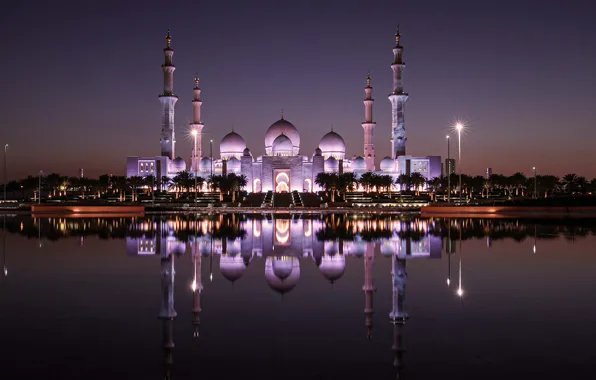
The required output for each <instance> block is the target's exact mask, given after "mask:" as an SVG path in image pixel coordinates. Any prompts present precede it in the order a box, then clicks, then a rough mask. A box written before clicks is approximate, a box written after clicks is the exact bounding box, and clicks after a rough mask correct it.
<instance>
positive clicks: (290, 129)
mask: <svg viewBox="0 0 596 380" xmlns="http://www.w3.org/2000/svg"><path fill="white" fill-rule="evenodd" d="M282 134H283V135H286V136H287V137H288V138H289V139H290V141H291V142H292V149H293V152H292V154H293V155H297V154H298V150H299V149H300V134H299V133H298V129H296V127H294V125H293V124H292V123H290V122H289V121H287V120H285V119H283V118H282V119H279V120H278V121H276V122H275V123H273V124H271V126H270V127H269V129H267V132H266V133H265V151H266V153H267V154H268V155H271V154H272V149H273V141H275V139H276V138H277V137H278V136H280V135H282Z"/></svg>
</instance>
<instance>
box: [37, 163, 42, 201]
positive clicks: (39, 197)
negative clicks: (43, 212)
mask: <svg viewBox="0 0 596 380" xmlns="http://www.w3.org/2000/svg"><path fill="white" fill-rule="evenodd" d="M42 175H43V170H40V171H39V187H38V190H37V195H38V197H37V204H38V205H39V204H41V176H42Z"/></svg>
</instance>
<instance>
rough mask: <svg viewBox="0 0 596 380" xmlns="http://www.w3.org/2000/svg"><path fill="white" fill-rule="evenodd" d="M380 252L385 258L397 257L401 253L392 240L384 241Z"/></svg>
mask: <svg viewBox="0 0 596 380" xmlns="http://www.w3.org/2000/svg"><path fill="white" fill-rule="evenodd" d="M380 250H381V254H382V255H383V256H391V255H397V254H398V253H399V248H398V246H397V243H396V242H395V241H392V240H384V241H383V242H382V243H381V249H380Z"/></svg>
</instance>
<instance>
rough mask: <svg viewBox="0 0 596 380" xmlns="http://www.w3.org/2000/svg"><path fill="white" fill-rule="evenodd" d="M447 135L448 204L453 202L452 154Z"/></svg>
mask: <svg viewBox="0 0 596 380" xmlns="http://www.w3.org/2000/svg"><path fill="white" fill-rule="evenodd" d="M450 152H451V151H450V148H449V135H447V202H451V153H450Z"/></svg>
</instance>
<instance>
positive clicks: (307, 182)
mask: <svg viewBox="0 0 596 380" xmlns="http://www.w3.org/2000/svg"><path fill="white" fill-rule="evenodd" d="M303 188H304V192H306V193H310V192H312V183H311V181H310V178H307V179H305V180H304V186H303Z"/></svg>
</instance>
